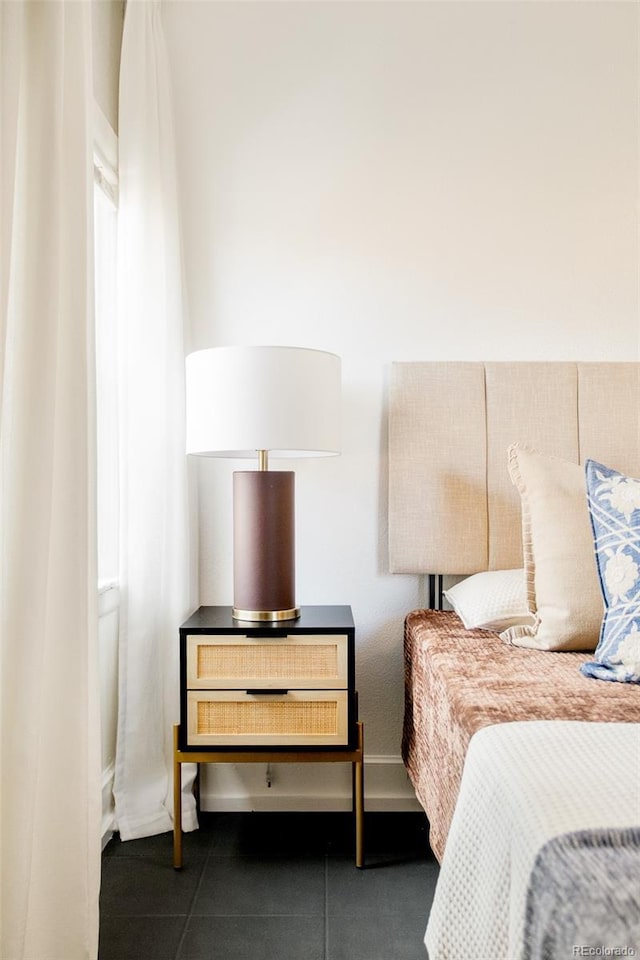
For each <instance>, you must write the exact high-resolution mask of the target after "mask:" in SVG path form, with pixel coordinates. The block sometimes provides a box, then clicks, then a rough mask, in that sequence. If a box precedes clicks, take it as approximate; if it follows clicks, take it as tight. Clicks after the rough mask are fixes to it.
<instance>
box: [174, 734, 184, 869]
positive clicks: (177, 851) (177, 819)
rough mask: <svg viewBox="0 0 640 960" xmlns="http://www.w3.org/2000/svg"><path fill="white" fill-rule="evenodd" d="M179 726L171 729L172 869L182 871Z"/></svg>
mask: <svg viewBox="0 0 640 960" xmlns="http://www.w3.org/2000/svg"><path fill="white" fill-rule="evenodd" d="M179 753H180V724H179V723H176V724H175V726H174V728H173V867H174V870H181V869H182V764H181V763H180V757H179Z"/></svg>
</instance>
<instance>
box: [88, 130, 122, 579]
mask: <svg viewBox="0 0 640 960" xmlns="http://www.w3.org/2000/svg"><path fill="white" fill-rule="evenodd" d="M98 116H99V117H101V118H102V121H103V123H98V125H97V138H96V147H95V153H94V172H95V186H94V221H95V253H94V256H95V314H96V408H97V409H96V412H97V455H98V475H97V485H98V582H99V585H100V587H101V588H102V589H104V588H106V587H107V586H108V585H109V584H116V583H117V581H118V526H119V524H118V502H119V498H118V379H117V360H118V354H117V351H118V339H117V323H116V318H117V314H116V257H117V227H118V208H117V196H118V194H117V170H116V166H115V162H114V157H115V134H114V133H113V131H112V130H111V128H110V127H108V124H107V121H106V120H104V118H103V117H102V115H101V114H99V115H98ZM104 125H106V127H107V128H108V130H107V131H105V129H104ZM101 131H102V133H101ZM105 141H106V143H107V146H106V147H103V143H104V142H105Z"/></svg>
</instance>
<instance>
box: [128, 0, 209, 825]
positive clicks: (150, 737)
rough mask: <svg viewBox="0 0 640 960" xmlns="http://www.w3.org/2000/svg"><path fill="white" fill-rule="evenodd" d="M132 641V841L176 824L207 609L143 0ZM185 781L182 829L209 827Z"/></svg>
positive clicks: (158, 103)
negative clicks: (186, 672)
mask: <svg viewBox="0 0 640 960" xmlns="http://www.w3.org/2000/svg"><path fill="white" fill-rule="evenodd" d="M119 176H120V205H119V216H118V287H119V298H120V305H119V320H120V323H119V336H120V357H121V376H122V397H121V410H120V423H121V428H120V429H121V437H122V443H121V450H120V459H121V485H120V492H121V504H120V510H121V529H120V543H121V564H120V577H121V597H122V606H121V636H120V658H119V670H120V695H119V716H118V738H117V749H116V773H115V787H114V794H115V803H116V820H117V825H118V829H119V831H120V836H121V837H122V839H123V840H128V839H133V838H135V837H141V836H148V835H151V834H156V833H162V832H164V831H166V830H170V829H171V828H172V803H171V797H172V785H171V778H170V770H171V765H170V762H171V744H172V724H173V723H176V722H177V721H178V719H179V692H178V665H179V646H178V628H179V626H180V624H181V623H182V622H183V620H184V619H185V618H186V616H188V614H189V613H190V612H191V611H192V609H193V607H194V606H195V604H194V602H193V594H194V590H193V587H192V584H193V579H194V578H193V576H192V570H193V565H192V564H191V563H190V553H191V551H190V537H189V485H188V478H187V462H186V456H185V439H184V435H185V434H184V430H185V428H184V336H183V302H184V298H183V291H182V274H181V254H180V231H179V219H178V202H177V190H176V171H175V149H174V141H173V123H172V104H171V91H170V85H169V70H168V62H167V54H166V49H165V44H164V37H163V32H162V11H161V5H160V3H159V2H143V0H130V2H129V3H128V4H127V11H126V16H125V24H124V37H123V47H122V59H121V72H120V114H119ZM192 779H193V771H192V770H191V771H185V774H184V775H183V783H184V787H183V792H184V801H183V816H184V821H183V826H184V829H185V830H191V829H194V828H195V827H196V826H197V822H196V815H195V804H194V800H193V796H192V793H191V790H190V787H191V784H192Z"/></svg>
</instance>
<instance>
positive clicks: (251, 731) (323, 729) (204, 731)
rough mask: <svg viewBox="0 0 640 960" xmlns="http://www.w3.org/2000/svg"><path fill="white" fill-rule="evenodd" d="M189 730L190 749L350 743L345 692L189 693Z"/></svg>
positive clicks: (216, 691)
mask: <svg viewBox="0 0 640 960" xmlns="http://www.w3.org/2000/svg"><path fill="white" fill-rule="evenodd" d="M187 730H188V740H189V744H190V745H192V746H231V745H234V744H237V745H238V746H261V745H263V746H292V745H296V744H297V745H304V746H313V745H316V746H325V745H328V744H334V745H336V746H339V745H344V744H346V743H347V742H348V732H347V692H346V691H342V690H335V691H333V690H330V691H318V692H315V691H312V690H298V691H296V692H295V693H286V694H257V695H256V694H248V693H243V692H240V691H236V692H230V691H218V690H215V691H210V690H208V691H193V690H192V691H190V692H189V694H188V699H187Z"/></svg>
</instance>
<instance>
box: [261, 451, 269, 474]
mask: <svg viewBox="0 0 640 960" xmlns="http://www.w3.org/2000/svg"><path fill="white" fill-rule="evenodd" d="M268 469H269V451H268V450H258V470H268Z"/></svg>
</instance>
